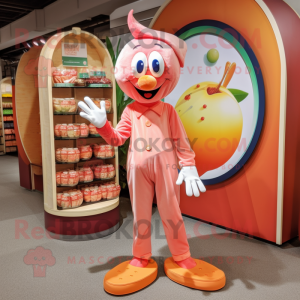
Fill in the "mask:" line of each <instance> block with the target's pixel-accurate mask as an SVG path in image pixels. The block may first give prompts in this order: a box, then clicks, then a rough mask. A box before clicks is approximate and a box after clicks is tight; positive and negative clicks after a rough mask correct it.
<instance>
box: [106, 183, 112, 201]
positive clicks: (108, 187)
mask: <svg viewBox="0 0 300 300" xmlns="http://www.w3.org/2000/svg"><path fill="white" fill-rule="evenodd" d="M106 187H107V196H106V199H112V198H114V194H113V191H114V186H113V185H112V184H110V185H107V186H106Z"/></svg>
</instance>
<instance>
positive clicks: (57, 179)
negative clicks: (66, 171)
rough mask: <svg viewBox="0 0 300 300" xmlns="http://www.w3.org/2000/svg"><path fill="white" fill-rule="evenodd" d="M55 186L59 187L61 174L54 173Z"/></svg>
mask: <svg viewBox="0 0 300 300" xmlns="http://www.w3.org/2000/svg"><path fill="white" fill-rule="evenodd" d="M56 184H57V185H61V172H56Z"/></svg>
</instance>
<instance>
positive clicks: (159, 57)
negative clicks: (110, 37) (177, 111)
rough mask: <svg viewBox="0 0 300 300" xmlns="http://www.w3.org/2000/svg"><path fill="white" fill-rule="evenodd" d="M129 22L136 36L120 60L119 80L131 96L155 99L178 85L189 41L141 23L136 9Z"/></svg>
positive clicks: (148, 100)
mask: <svg viewBox="0 0 300 300" xmlns="http://www.w3.org/2000/svg"><path fill="white" fill-rule="evenodd" d="M128 26H129V29H130V31H131V34H132V35H133V36H134V39H133V40H131V41H130V42H129V43H128V44H126V45H125V47H124V48H123V49H122V51H121V53H120V55H119V57H118V60H117V62H116V70H115V72H116V74H115V77H116V80H117V82H118V84H119V86H120V88H121V89H122V90H123V91H124V93H125V94H126V95H128V96H129V97H130V98H132V99H134V100H136V101H138V102H140V103H154V102H157V101H159V100H161V99H163V98H164V97H166V96H167V95H169V94H170V93H171V92H172V90H173V89H174V88H175V86H176V84H177V82H178V80H179V77H180V67H183V65H184V58H185V54H186V51H187V46H186V43H185V42H184V41H183V40H181V39H179V38H178V37H176V36H174V35H172V34H169V33H166V32H160V31H156V30H152V29H149V28H147V27H144V26H143V25H141V24H140V23H138V22H137V21H136V20H135V19H134V17H133V11H132V10H131V11H130V12H129V14H128Z"/></svg>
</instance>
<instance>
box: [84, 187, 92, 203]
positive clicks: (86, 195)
mask: <svg viewBox="0 0 300 300" xmlns="http://www.w3.org/2000/svg"><path fill="white" fill-rule="evenodd" d="M83 201H85V202H91V191H90V189H89V188H84V189H83Z"/></svg>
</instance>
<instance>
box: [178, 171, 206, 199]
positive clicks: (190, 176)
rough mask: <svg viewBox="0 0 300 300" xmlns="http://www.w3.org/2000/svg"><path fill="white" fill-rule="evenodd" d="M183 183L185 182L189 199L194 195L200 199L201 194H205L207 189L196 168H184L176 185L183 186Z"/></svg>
mask: <svg viewBox="0 0 300 300" xmlns="http://www.w3.org/2000/svg"><path fill="white" fill-rule="evenodd" d="M183 181H185V191H186V194H187V196H189V197H191V196H193V195H194V196H195V197H199V196H200V192H202V193H204V192H205V191H206V188H205V186H204V184H203V183H202V181H201V179H200V177H199V175H198V171H197V168H196V167H195V166H187V167H182V169H181V171H180V173H179V175H178V179H177V181H176V184H177V185H181V184H182V183H183ZM199 190H200V192H199Z"/></svg>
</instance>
